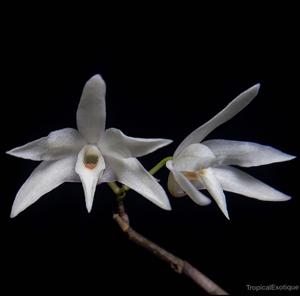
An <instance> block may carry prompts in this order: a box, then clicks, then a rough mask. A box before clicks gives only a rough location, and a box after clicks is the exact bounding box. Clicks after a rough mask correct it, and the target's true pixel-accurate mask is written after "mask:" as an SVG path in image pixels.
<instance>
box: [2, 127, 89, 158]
mask: <svg viewBox="0 0 300 296" xmlns="http://www.w3.org/2000/svg"><path fill="white" fill-rule="evenodd" d="M84 144H85V141H84V140H83V138H82V136H81V135H80V134H79V132H78V131H77V130H75V129H73V128H64V129H61V130H57V131H54V132H51V133H50V134H49V135H48V136H47V137H43V138H40V139H38V140H35V141H32V142H29V143H27V144H25V145H23V146H20V147H17V148H14V149H12V150H10V151H7V152H6V153H7V154H10V155H13V156H16V157H21V158H25V159H31V160H38V161H40V160H55V159H60V158H63V157H65V156H67V155H70V154H73V153H78V151H80V149H81V147H82V146H83V145H84Z"/></svg>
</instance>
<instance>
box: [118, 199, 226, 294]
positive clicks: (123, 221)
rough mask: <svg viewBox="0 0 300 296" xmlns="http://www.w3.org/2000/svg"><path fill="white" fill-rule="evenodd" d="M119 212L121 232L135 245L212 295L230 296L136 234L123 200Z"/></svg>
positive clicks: (189, 265)
mask: <svg viewBox="0 0 300 296" xmlns="http://www.w3.org/2000/svg"><path fill="white" fill-rule="evenodd" d="M117 211H118V212H117V213H115V214H114V215H113V218H114V220H115V221H116V222H117V224H118V225H119V227H120V228H121V230H122V231H123V232H124V233H125V234H126V236H127V238H128V239H129V240H131V241H132V242H134V243H135V244H137V245H139V246H141V247H143V248H144V249H146V250H148V251H149V252H150V253H152V254H153V255H155V256H156V257H158V258H160V259H161V260H163V261H165V262H167V263H169V264H170V266H171V267H172V268H173V270H174V271H175V272H177V273H179V274H185V275H186V276H187V277H189V278H190V279H191V280H193V281H194V282H195V283H196V284H197V285H198V286H199V287H201V288H202V289H203V290H205V291H206V292H207V293H208V294H210V295H228V293H227V292H226V291H225V290H223V289H222V288H221V287H219V286H218V285H217V284H216V283H214V282H213V281H212V280H211V279H209V278H208V277H207V276H206V275H205V274H203V273H202V272H200V271H199V270H198V269H197V268H195V267H194V266H192V265H191V264H190V263H189V262H187V261H185V260H183V259H181V258H179V257H177V256H175V255H173V254H172V253H170V252H168V251H167V250H165V249H163V248H162V247H160V246H159V245H157V244H155V243H154V242H152V241H151V240H149V239H147V238H145V237H144V236H142V235H141V234H139V233H138V232H136V231H135V230H134V229H133V228H132V227H131V226H130V224H129V218H128V215H127V213H126V211H125V208H124V204H123V200H122V199H118V210H117Z"/></svg>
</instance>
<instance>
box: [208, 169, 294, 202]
mask: <svg viewBox="0 0 300 296" xmlns="http://www.w3.org/2000/svg"><path fill="white" fill-rule="evenodd" d="M213 172H214V174H215V176H216V177H217V179H218V180H219V182H220V183H221V184H222V186H223V188H224V190H226V191H231V192H235V193H238V194H241V195H245V196H248V197H252V198H256V199H260V200H265V201H286V200H289V199H291V197H290V196H288V195H286V194H284V193H282V192H280V191H278V190H276V189H274V188H272V187H270V186H269V185H267V184H265V183H263V182H261V181H259V180H257V179H255V178H253V177H252V176H250V175H248V174H246V173H244V172H242V171H240V170H239V169H236V168H233V167H229V166H224V167H218V168H213Z"/></svg>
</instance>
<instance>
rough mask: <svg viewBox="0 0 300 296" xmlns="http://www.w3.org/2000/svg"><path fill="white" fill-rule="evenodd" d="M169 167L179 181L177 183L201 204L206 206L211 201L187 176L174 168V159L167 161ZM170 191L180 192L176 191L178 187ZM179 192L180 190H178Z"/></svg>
mask: <svg viewBox="0 0 300 296" xmlns="http://www.w3.org/2000/svg"><path fill="white" fill-rule="evenodd" d="M166 166H167V168H168V169H169V170H170V171H171V173H172V174H173V177H174V180H175V181H176V182H177V184H178V185H179V186H180V187H181V189H182V190H183V191H184V192H185V193H186V194H187V195H188V196H189V197H190V198H191V199H192V200H193V201H194V202H195V203H196V204H198V205H200V206H206V205H209V204H210V203H211V200H210V199H209V198H207V197H206V196H205V195H204V194H203V193H202V192H200V191H198V190H197V189H196V188H195V186H194V185H193V184H192V183H191V182H190V181H189V180H188V178H187V177H185V176H184V175H183V174H182V173H181V172H178V171H176V170H175V169H174V167H173V164H172V161H171V160H169V161H168V162H167V163H166ZM168 186H172V184H171V183H170V184H168ZM170 189H171V190H170V193H171V194H172V192H174V191H175V192H178V190H177V191H176V188H174V187H171V188H170ZM178 193H179V192H178Z"/></svg>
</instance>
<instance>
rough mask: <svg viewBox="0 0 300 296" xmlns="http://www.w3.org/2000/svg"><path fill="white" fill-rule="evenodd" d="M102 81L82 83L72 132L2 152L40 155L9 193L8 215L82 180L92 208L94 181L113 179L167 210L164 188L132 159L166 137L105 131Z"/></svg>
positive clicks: (94, 79)
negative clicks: (13, 193) (15, 189)
mask: <svg viewBox="0 0 300 296" xmlns="http://www.w3.org/2000/svg"><path fill="white" fill-rule="evenodd" d="M105 92H106V86H105V83H104V81H103V79H102V78H101V76H100V75H95V76H93V77H92V78H91V79H90V80H89V81H88V82H87V83H86V85H85V86H84V88H83V92H82V95H81V99H80V102H79V105H78V109H77V114H76V119H77V128H78V131H77V130H75V129H72V128H65V129H61V130H57V131H54V132H52V133H50V134H49V135H48V136H47V137H44V138H41V139H38V140H35V141H33V142H30V143H28V144H26V145H24V146H21V147H17V148H15V149H12V150H10V151H8V152H7V153H8V154H10V155H13V156H17V157H21V158H26V159H31V160H38V161H40V160H42V163H41V164H40V165H39V166H38V167H37V168H36V169H35V170H34V171H33V173H32V174H31V176H30V177H29V178H28V180H27V181H26V182H25V183H24V185H23V186H22V187H21V189H20V190H19V192H18V193H17V196H16V198H15V201H14V204H13V207H12V211H11V217H15V216H16V215H18V214H19V213H20V212H21V211H23V210H24V209H26V208H27V207H28V206H30V205H31V204H33V203H34V202H35V201H37V200H38V199H39V198H40V197H41V196H42V195H44V194H45V193H47V192H49V191H51V190H52V189H54V188H56V187H57V186H59V185H60V184H62V183H64V182H80V181H81V182H82V185H83V189H84V194H85V203H86V208H87V210H88V212H90V211H91V209H92V204H93V199H94V194H95V189H96V185H97V184H101V183H104V182H112V181H118V182H120V183H122V184H124V185H126V186H128V187H130V188H131V189H133V190H135V191H137V192H138V193H140V194H141V195H142V196H144V197H146V198H147V199H149V200H150V201H152V202H153V203H155V204H156V205H158V206H159V207H161V208H163V209H165V210H170V209H171V207H170V203H169V200H168V198H167V195H166V193H165V191H164V189H163V188H162V187H161V186H160V185H159V184H158V182H157V181H156V180H155V178H154V177H153V176H151V175H150V174H149V173H148V172H147V171H146V170H145V169H144V167H143V166H142V165H141V163H140V162H139V161H138V160H137V159H136V157H139V156H143V155H146V154H149V153H151V152H153V151H155V150H157V149H159V148H161V147H163V146H166V145H168V144H170V143H171V142H172V141H171V140H165V139H141V138H131V137H127V136H125V135H124V134H123V133H122V132H121V131H120V130H118V129H115V128H110V129H107V130H105V120H106V108H105Z"/></svg>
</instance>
